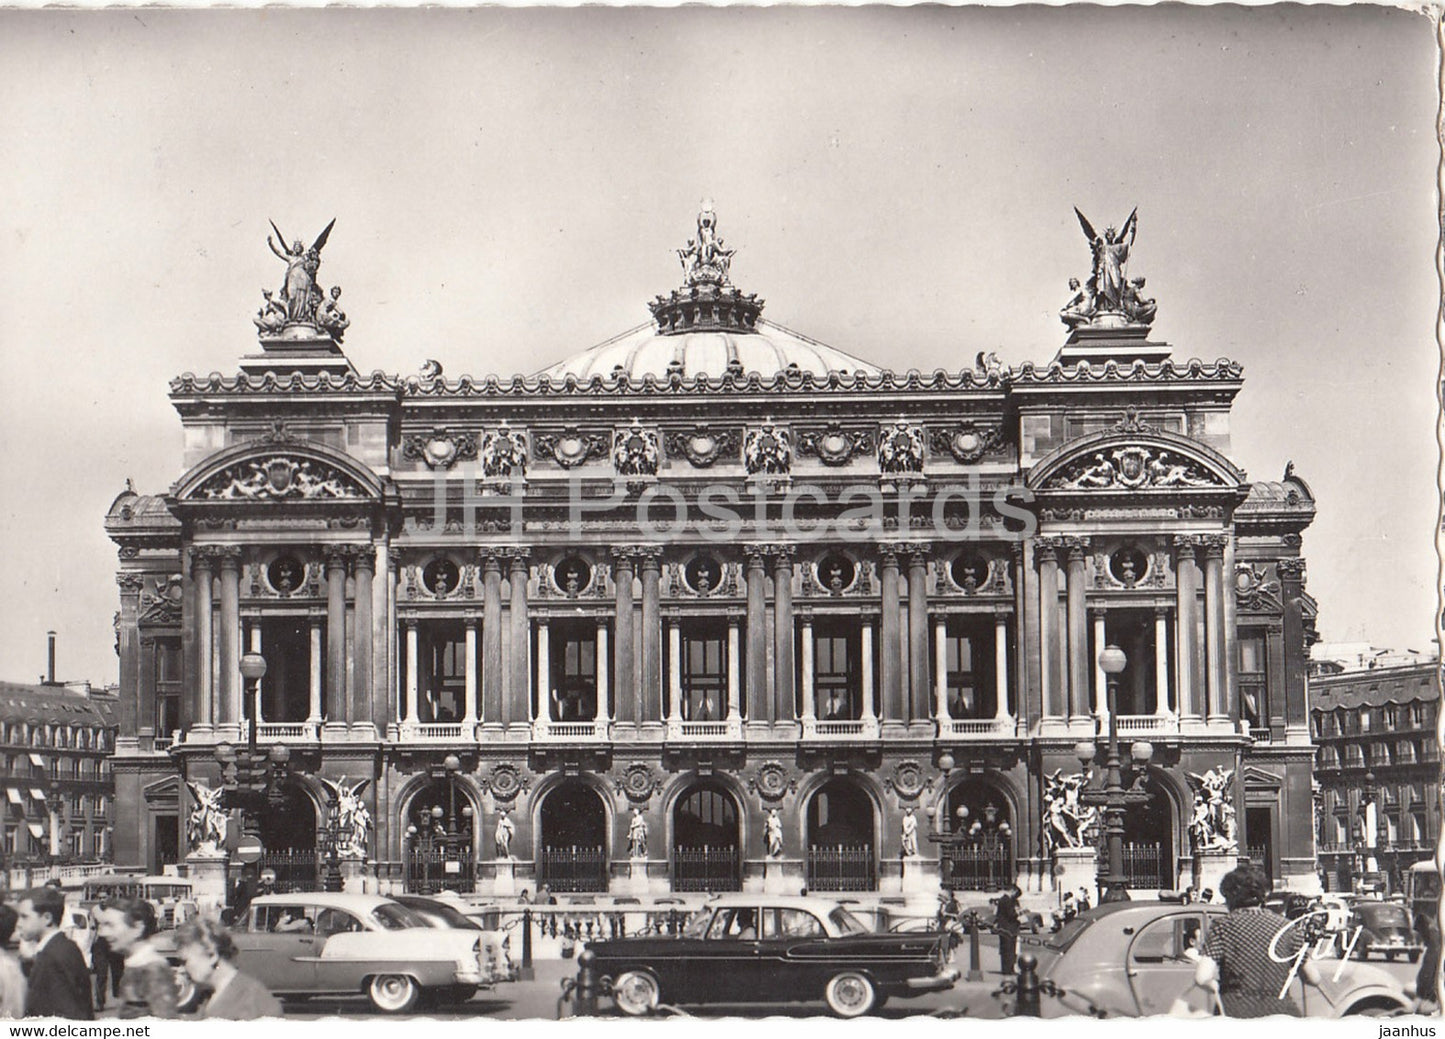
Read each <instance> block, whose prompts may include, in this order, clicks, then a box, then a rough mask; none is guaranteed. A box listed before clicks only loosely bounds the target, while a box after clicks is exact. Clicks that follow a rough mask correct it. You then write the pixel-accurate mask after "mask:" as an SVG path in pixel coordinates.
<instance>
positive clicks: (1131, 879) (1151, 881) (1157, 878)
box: [1124, 844, 1174, 890]
mask: <svg viewBox="0 0 1445 1039" xmlns="http://www.w3.org/2000/svg"><path fill="white" fill-rule="evenodd" d="M1169 867H1170V862H1169V856H1168V855H1167V854H1166V853H1165V850H1164V847H1163V845H1159V844H1125V845H1124V876H1125V878H1126V880H1127V882H1128V885H1129V886H1130V887H1131V888H1142V889H1150V888H1158V889H1160V890H1168V889H1171V888H1173V887H1174V881H1173V879H1172V878H1171V877H1170V873H1171V870H1170V868H1169Z"/></svg>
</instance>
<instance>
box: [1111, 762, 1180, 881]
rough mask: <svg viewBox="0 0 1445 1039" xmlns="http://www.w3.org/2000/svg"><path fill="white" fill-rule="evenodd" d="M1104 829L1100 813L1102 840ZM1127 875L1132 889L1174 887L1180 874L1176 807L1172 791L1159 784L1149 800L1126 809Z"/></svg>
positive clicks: (1125, 844)
mask: <svg viewBox="0 0 1445 1039" xmlns="http://www.w3.org/2000/svg"><path fill="white" fill-rule="evenodd" d="M1103 831H1104V819H1103V816H1102V813H1101V814H1100V819H1099V832H1100V835H1101V836H1100V840H1102V839H1103V837H1102V834H1103ZM1104 853H1107V848H1105V849H1104ZM1124 875H1125V877H1127V878H1128V882H1129V887H1130V888H1131V889H1142V890H1146V891H1147V890H1151V889H1158V890H1172V889H1173V887H1174V883H1175V877H1176V876H1177V875H1178V874H1177V873H1176V872H1175V868H1174V811H1173V807H1172V805H1171V803H1170V800H1169V795H1168V794H1167V793H1166V792H1165V791H1164V790H1162V789H1160V788H1159V786H1158V784H1154V785H1153V790H1152V793H1151V796H1150V798H1149V800H1148V801H1145V802H1144V803H1143V804H1137V805H1130V806H1129V807H1128V808H1126V809H1125V810H1124Z"/></svg>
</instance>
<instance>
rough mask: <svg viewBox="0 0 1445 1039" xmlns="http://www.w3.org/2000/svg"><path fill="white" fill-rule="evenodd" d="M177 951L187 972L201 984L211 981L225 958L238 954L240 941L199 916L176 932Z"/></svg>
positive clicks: (212, 922)
mask: <svg viewBox="0 0 1445 1039" xmlns="http://www.w3.org/2000/svg"><path fill="white" fill-rule="evenodd" d="M176 951H177V952H178V953H180V957H181V963H182V964H183V965H184V966H185V968H186V973H187V974H189V975H190V976H191V980H192V981H194V982H195V983H196V984H198V985H203V984H205V983H206V982H208V981H210V980H211V978H212V976H214V975H215V973H216V968H217V967H219V966H220V965H221V962H222V961H223V960H231V959H234V958H235V956H236V943H235V942H233V941H231V935H230V933H229V932H227V930H226V929H225V928H224V927H222V926H221V925H220V924H218V923H215V922H214V921H211V920H207V919H206V918H205V917H197V918H196V919H194V920H191V921H189V922H187V923H186V924H184V925H182V927H181V929H180V930H179V931H177V932H176Z"/></svg>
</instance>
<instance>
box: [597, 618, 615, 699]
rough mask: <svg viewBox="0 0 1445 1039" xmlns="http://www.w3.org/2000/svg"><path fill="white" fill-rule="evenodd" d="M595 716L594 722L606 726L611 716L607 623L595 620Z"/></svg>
mask: <svg viewBox="0 0 1445 1039" xmlns="http://www.w3.org/2000/svg"><path fill="white" fill-rule="evenodd" d="M595 667H596V668H597V714H596V715H595V716H594V719H593V720H594V721H596V722H597V724H598V725H599V726H606V724H607V722H608V719H609V718H610V717H611V715H612V706H611V702H610V701H611V692H612V691H611V689H610V687H609V685H608V681H607V678H608V675H607V672H608V670H609V669H610V668H611V667H612V652H611V650H610V649H609V648H608V646H607V621H606V620H604V619H602V618H598V620H597V663H596V665H595Z"/></svg>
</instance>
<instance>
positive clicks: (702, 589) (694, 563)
mask: <svg viewBox="0 0 1445 1039" xmlns="http://www.w3.org/2000/svg"><path fill="white" fill-rule="evenodd" d="M722 572H723V570H722V564H721V563H719V562H718V561H717V560H716V559H714V558H713V557H712V556H706V555H702V556H694V557H693V558H692V559H690V560H688V563H687V566H685V567H683V570H682V577H683V580H684V581H685V582H686V583H687V587H688V588H689V589H690V590H691V591H692V592H694V593H695V594H697V595H711V594H712V593H713V592H715V591H717V589H718V585H719V584H720V583H721V581H722Z"/></svg>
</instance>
